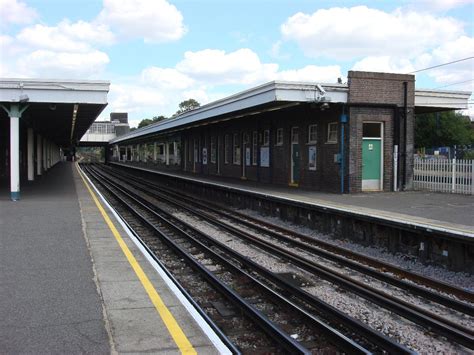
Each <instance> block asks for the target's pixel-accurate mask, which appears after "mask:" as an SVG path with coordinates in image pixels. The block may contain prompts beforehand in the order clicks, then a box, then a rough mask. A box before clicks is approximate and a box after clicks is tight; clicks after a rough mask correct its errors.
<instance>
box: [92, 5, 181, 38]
mask: <svg viewBox="0 0 474 355" xmlns="http://www.w3.org/2000/svg"><path fill="white" fill-rule="evenodd" d="M103 4H104V8H103V10H102V11H101V12H100V14H99V16H98V17H97V21H98V22H100V23H103V24H107V25H109V26H111V27H112V28H113V29H114V30H115V31H117V32H118V33H119V34H120V35H121V36H122V37H124V38H137V37H138V38H143V39H144V41H145V42H169V41H175V40H178V39H180V38H181V37H183V36H184V34H185V33H186V27H185V26H184V24H183V16H182V15H181V12H179V11H178V9H177V8H176V7H175V6H174V5H171V4H170V3H168V2H167V1H166V0H152V1H149V0H104V3H103Z"/></svg>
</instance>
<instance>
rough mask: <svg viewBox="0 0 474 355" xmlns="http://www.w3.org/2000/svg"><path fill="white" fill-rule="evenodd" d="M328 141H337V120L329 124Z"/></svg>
mask: <svg viewBox="0 0 474 355" xmlns="http://www.w3.org/2000/svg"><path fill="white" fill-rule="evenodd" d="M327 143H337V122H332V123H329V124H328V139H327Z"/></svg>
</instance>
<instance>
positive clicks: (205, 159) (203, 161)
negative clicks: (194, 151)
mask: <svg viewBox="0 0 474 355" xmlns="http://www.w3.org/2000/svg"><path fill="white" fill-rule="evenodd" d="M202 163H203V164H204V165H206V164H207V148H202Z"/></svg>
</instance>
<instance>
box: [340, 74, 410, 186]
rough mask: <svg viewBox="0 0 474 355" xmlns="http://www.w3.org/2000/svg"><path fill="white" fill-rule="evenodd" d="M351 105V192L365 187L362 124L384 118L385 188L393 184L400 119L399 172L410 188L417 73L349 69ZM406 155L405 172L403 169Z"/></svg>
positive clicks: (349, 97)
mask: <svg viewBox="0 0 474 355" xmlns="http://www.w3.org/2000/svg"><path fill="white" fill-rule="evenodd" d="M348 78H349V96H348V103H349V105H350V116H349V117H350V121H349V126H350V142H349V146H350V153H349V162H348V163H349V183H350V192H360V191H361V189H362V124H363V122H364V121H372V122H383V123H384V125H383V126H384V130H383V142H384V150H383V167H384V176H383V190H384V191H390V190H391V189H392V184H393V171H392V170H393V144H394V141H395V140H396V137H394V134H395V131H396V129H395V127H394V125H395V121H396V117H397V115H398V117H400V120H399V123H400V125H399V132H400V147H399V150H400V153H401V154H400V156H399V163H400V168H401V169H400V172H401V175H403V174H405V178H406V188H411V186H412V179H413V141H414V132H413V129H414V114H413V112H414V101H415V77H414V76H413V75H406V74H389V73H369V72H355V71H349V75H348ZM404 82H406V83H407V107H408V114H407V132H406V142H405V138H404V137H405V135H404V130H403V128H404V121H403V120H404V119H405V118H404V116H405V115H404V110H403V106H404V84H403V83H404ZM403 159H406V172H404V171H403Z"/></svg>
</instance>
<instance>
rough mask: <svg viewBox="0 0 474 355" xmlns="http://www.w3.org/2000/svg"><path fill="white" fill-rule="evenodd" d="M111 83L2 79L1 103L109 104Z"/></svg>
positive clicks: (0, 87) (0, 89)
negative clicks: (25, 99) (24, 99)
mask: <svg viewBox="0 0 474 355" xmlns="http://www.w3.org/2000/svg"><path fill="white" fill-rule="evenodd" d="M109 87H110V82H108V81H99V80H56V79H21V78H15V79H6V78H0V102H18V101H19V98H20V95H28V99H29V100H28V102H36V103H78V104H102V105H106V104H107V93H108V91H109Z"/></svg>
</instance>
